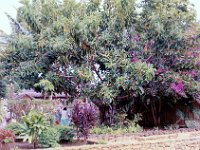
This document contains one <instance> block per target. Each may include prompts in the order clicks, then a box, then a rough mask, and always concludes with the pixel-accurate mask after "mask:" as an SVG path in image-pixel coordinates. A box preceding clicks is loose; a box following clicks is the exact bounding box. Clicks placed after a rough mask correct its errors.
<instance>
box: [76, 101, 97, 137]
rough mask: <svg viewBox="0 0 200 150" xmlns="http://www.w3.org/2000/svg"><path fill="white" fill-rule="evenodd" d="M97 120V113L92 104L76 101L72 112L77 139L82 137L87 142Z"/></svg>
mask: <svg viewBox="0 0 200 150" xmlns="http://www.w3.org/2000/svg"><path fill="white" fill-rule="evenodd" d="M96 120H97V111H96V109H95V106H94V105H93V104H91V103H80V102H79V101H75V103H74V106H73V110H72V121H73V123H74V125H75V127H76V129H77V138H78V139H79V138H80V137H81V135H82V136H83V137H84V139H85V140H86V139H87V138H88V134H89V131H90V129H91V128H92V127H93V126H94V125H95V123H96Z"/></svg>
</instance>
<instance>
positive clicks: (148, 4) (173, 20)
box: [1, 0, 200, 109]
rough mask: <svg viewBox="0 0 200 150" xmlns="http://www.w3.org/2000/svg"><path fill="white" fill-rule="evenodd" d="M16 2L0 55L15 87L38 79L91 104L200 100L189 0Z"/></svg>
mask: <svg viewBox="0 0 200 150" xmlns="http://www.w3.org/2000/svg"><path fill="white" fill-rule="evenodd" d="M21 4H22V6H21V7H20V8H19V9H18V10H17V20H12V21H13V22H15V25H18V26H17V28H15V29H16V30H15V31H14V33H13V34H12V35H11V36H10V41H9V46H8V48H7V49H6V50H5V51H3V56H1V62H2V63H1V68H2V69H1V76H2V77H6V78H7V79H11V80H12V81H16V82H17V83H18V84H19V85H20V87H21V88H34V87H35V88H36V90H43V89H41V88H40V87H39V86H34V85H39V84H41V83H42V81H46V82H47V83H48V85H51V87H52V88H53V90H54V91H55V92H65V93H66V94H67V95H68V96H69V97H72V98H74V97H78V96H86V97H89V98H90V99H91V100H93V101H94V102H95V104H97V105H98V106H102V105H104V106H105V105H106V106H109V105H111V104H112V105H115V106H116V107H117V105H118V104H121V102H122V101H123V103H125V105H126V104H129V103H130V104H131V105H132V103H133V101H134V100H140V101H142V102H146V101H149V100H151V102H152V103H153V102H154V101H160V100H164V99H166V98H170V99H171V101H177V100H178V99H186V100H187V101H190V100H197V101H198V102H199V101H200V78H199V77H200V71H199V69H200V55H199V52H200V50H199V48H200V45H199V35H200V28H199V27H200V26H199V23H197V22H196V20H195V12H194V9H193V7H192V5H191V4H190V3H189V0H148V1H146V0H144V1H142V2H140V3H139V4H137V3H136V0H104V1H103V0H89V1H81V2H77V1H75V0H63V1H62V2H61V1H58V0H21ZM22 27H23V28H22ZM124 99H125V100H126V101H125V100H124ZM120 106H121V105H120ZM121 108H122V106H121V107H120V109H121Z"/></svg>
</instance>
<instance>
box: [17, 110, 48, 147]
mask: <svg viewBox="0 0 200 150" xmlns="http://www.w3.org/2000/svg"><path fill="white" fill-rule="evenodd" d="M22 120H23V124H21V126H20V128H19V130H20V131H19V133H20V136H21V137H22V138H23V141H28V142H29V143H36V144H37V142H38V138H39V135H40V134H41V133H42V131H43V130H45V129H47V122H46V120H45V116H44V115H43V114H42V113H38V112H35V111H31V112H30V113H29V114H28V115H25V116H23V117H22Z"/></svg>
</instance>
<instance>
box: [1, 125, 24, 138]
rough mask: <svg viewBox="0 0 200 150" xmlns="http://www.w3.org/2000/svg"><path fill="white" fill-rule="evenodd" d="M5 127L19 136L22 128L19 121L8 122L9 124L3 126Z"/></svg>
mask: <svg viewBox="0 0 200 150" xmlns="http://www.w3.org/2000/svg"><path fill="white" fill-rule="evenodd" d="M5 129H7V130H11V131H13V132H14V134H15V135H16V136H19V135H20V131H21V129H22V128H21V124H20V123H18V122H11V123H9V124H7V125H6V126H5Z"/></svg>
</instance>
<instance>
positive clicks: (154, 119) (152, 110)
mask: <svg viewBox="0 0 200 150" xmlns="http://www.w3.org/2000/svg"><path fill="white" fill-rule="evenodd" d="M155 110H156V108H155V104H154V103H153V104H151V113H152V116H153V121H154V126H157V117H156V114H155V113H156V111H155Z"/></svg>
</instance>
